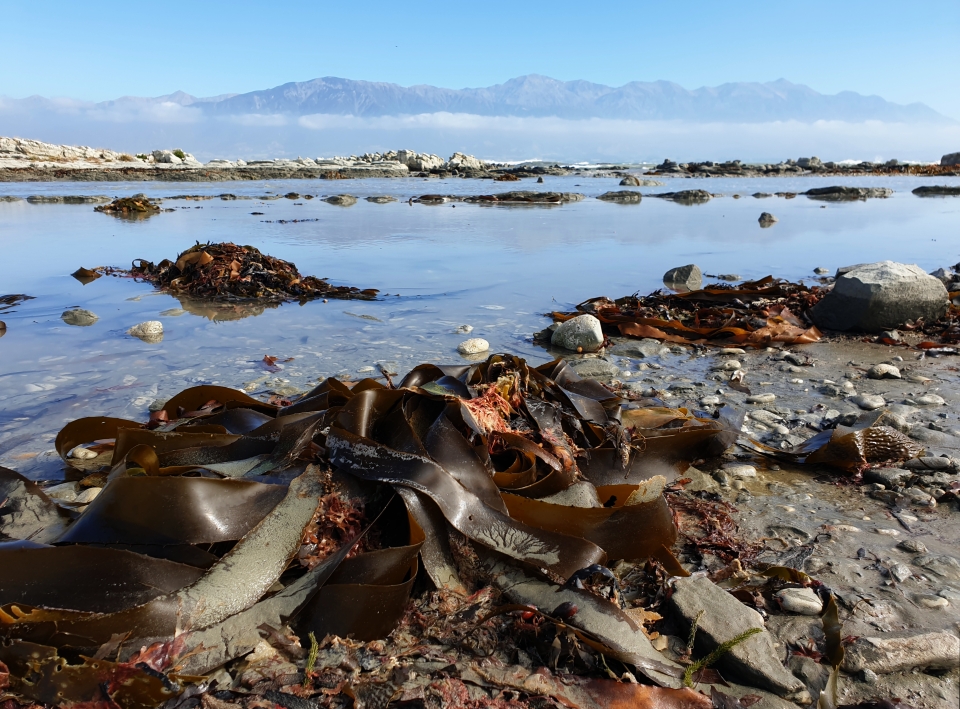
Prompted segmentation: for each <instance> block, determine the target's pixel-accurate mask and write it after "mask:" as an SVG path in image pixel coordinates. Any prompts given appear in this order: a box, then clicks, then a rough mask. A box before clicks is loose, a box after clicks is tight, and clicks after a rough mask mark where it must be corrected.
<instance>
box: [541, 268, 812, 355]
mask: <svg viewBox="0 0 960 709" xmlns="http://www.w3.org/2000/svg"><path fill="white" fill-rule="evenodd" d="M825 293H826V291H825V290H824V289H822V288H820V287H819V286H809V287H808V286H805V285H803V284H799V283H790V282H788V281H784V280H778V279H774V278H773V277H772V276H767V277H766V278H761V279H759V280H756V281H748V282H745V283H741V284H739V285H737V286H731V285H729V284H725V283H715V284H713V285H710V286H707V287H706V288H703V289H701V290H695V291H687V292H683V293H668V292H665V291H662V290H661V291H657V292H655V293H653V294H651V295H648V296H640V295H637V294H634V295H631V296H627V297H625V298H619V299H617V300H615V301H614V300H610V299H608V298H593V299H591V300H587V301H584V302H583V303H581V304H580V305H578V306H577V309H576V312H554V313H551V314H550V316H551V317H552V318H553V319H554V320H555V321H558V322H563V321H565V320H569V319H570V318H573V317H576V316H577V315H582V314H584V313H588V314H590V315H593V316H595V317H596V318H597V319H598V320H600V322H601V324H602V325H603V326H604V327H605V329H606V330H608V331H613V333H614V334H619V335H624V336H628V337H638V338H644V337H650V338H654V339H658V340H663V341H666V342H680V343H684V344H698V345H717V346H729V345H739V346H750V347H766V346H767V345H769V344H770V343H773V342H782V343H785V344H805V343H810V342H817V341H819V340H820V338H821V333H820V331H819V330H818V329H817V328H816V327H814V326H812V325H809V324H807V323H805V322H804V321H803V320H802V316H803V313H804V312H806V311H807V310H808V309H809V308H810V307H812V306H813V305H814V304H816V303H817V302H819V300H820V299H821V298H822V297H823V296H824V295H825Z"/></svg>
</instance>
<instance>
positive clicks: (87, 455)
mask: <svg viewBox="0 0 960 709" xmlns="http://www.w3.org/2000/svg"><path fill="white" fill-rule="evenodd" d="M70 457H71V458H75V459H77V460H90V459H91V458H96V457H97V454H96V453H94V452H93V451H92V450H90V449H89V448H84V447H83V446H77V447H76V448H74V449H73V450H72V451H70Z"/></svg>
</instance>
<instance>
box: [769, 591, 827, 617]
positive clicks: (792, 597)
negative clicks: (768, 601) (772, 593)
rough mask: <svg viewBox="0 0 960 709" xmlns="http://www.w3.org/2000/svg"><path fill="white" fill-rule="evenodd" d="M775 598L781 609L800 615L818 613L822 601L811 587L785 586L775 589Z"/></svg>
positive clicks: (821, 608) (821, 607) (821, 606)
mask: <svg viewBox="0 0 960 709" xmlns="http://www.w3.org/2000/svg"><path fill="white" fill-rule="evenodd" d="M776 597H777V600H779V601H780V606H781V608H783V610H785V611H788V612H790V613H798V614H800V615H820V612H821V611H822V610H823V601H821V600H820V597H819V596H818V595H817V594H816V592H815V591H814V590H813V589H811V588H785V589H783V590H782V591H777V593H776Z"/></svg>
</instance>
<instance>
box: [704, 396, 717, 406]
mask: <svg viewBox="0 0 960 709" xmlns="http://www.w3.org/2000/svg"><path fill="white" fill-rule="evenodd" d="M719 403H720V397H719V396H705V397H703V398H702V399H700V406H717V405H718V404H719Z"/></svg>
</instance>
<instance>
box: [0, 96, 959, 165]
mask: <svg viewBox="0 0 960 709" xmlns="http://www.w3.org/2000/svg"><path fill="white" fill-rule="evenodd" d="M53 105H54V108H52V109H51V107H50V104H48V103H41V102H38V103H37V105H33V104H31V103H30V101H29V100H24V101H12V100H5V99H0V135H8V136H17V137H21V138H34V139H37V140H43V141H46V142H52V143H66V144H82V145H93V146H96V147H104V148H110V149H113V150H122V151H126V152H130V153H139V152H145V151H150V150H153V149H157V148H167V149H169V148H174V147H180V148H183V149H184V150H187V151H188V152H191V153H193V154H194V155H196V156H197V157H198V158H199V159H201V160H210V159H213V158H230V159H236V158H237V157H242V158H244V159H262V158H272V157H296V156H298V155H302V156H310V157H317V156H333V155H351V154H356V155H359V154H362V153H365V152H383V151H386V150H396V149H399V148H410V149H413V150H416V151H418V152H429V153H436V154H438V155H441V156H443V157H447V156H449V155H451V154H452V153H453V152H455V151H458V150H459V151H463V152H467V153H470V154H473V155H476V156H478V157H480V158H482V159H486V160H493V161H519V160H526V159H529V158H530V156H534V155H535V156H537V157H539V158H540V159H542V160H547V161H557V162H565V163H570V162H579V161H589V162H630V163H637V162H659V161H661V160H663V159H664V158H668V157H669V158H671V159H673V160H678V161H691V160H714V161H723V160H731V159H740V160H744V161H746V162H779V161H781V160H785V159H787V158H791V157H792V158H797V157H801V156H810V155H817V156H819V157H820V158H822V159H824V160H835V161H840V160H848V159H852V160H857V161H860V160H871V161H875V160H889V159H890V158H897V159H899V160H901V161H921V162H936V161H938V160H939V159H940V157H941V156H942V155H943V154H945V153H949V152H955V151H957V150H960V124H931V125H922V124H906V123H884V122H880V121H867V122H863V123H849V122H844V121H816V122H813V123H803V122H800V121H775V122H766V123H721V122H699V123H693V122H690V121H635V120H618V119H601V118H591V119H583V120H569V119H562V118H534V117H513V116H503V117H496V116H479V115H472V114H464V113H424V114H419V115H405V116H382V117H371V118H358V117H355V116H344V115H330V114H314V115H307V116H293V115H286V114H244V115H229V116H209V115H207V114H204V113H203V112H202V111H201V110H200V109H198V108H193V107H190V106H181V105H180V104H176V103H172V102H167V103H149V102H143V103H140V104H130V103H124V104H122V105H119V106H113V107H104V106H103V104H98V105H95V106H94V105H93V104H85V103H82V102H78V101H71V100H67V99H63V100H59V101H57V102H55V104H53Z"/></svg>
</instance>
